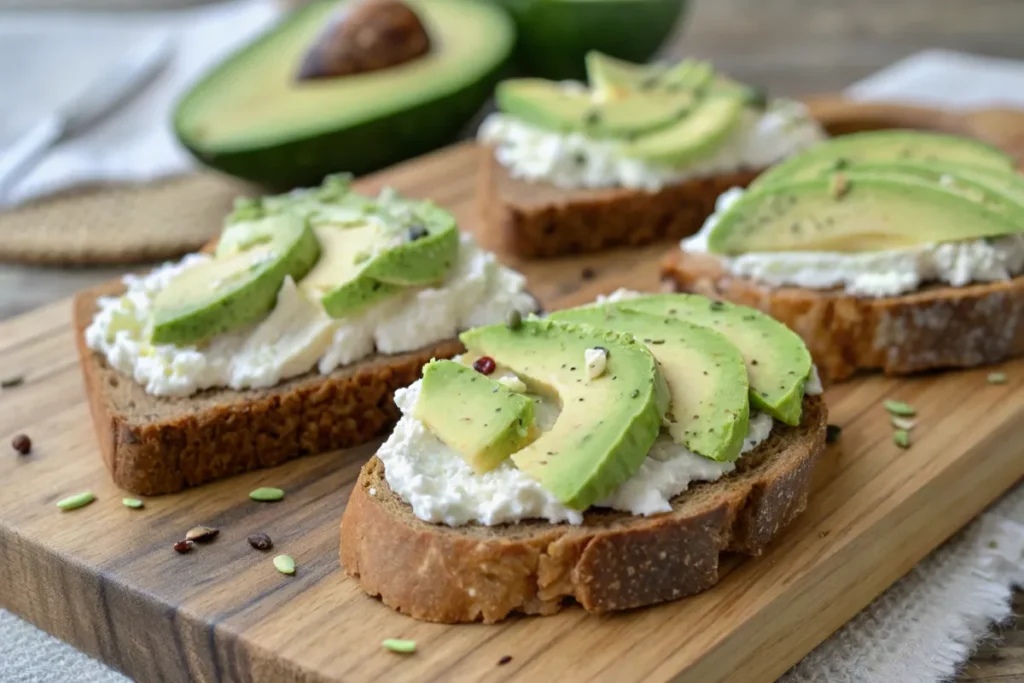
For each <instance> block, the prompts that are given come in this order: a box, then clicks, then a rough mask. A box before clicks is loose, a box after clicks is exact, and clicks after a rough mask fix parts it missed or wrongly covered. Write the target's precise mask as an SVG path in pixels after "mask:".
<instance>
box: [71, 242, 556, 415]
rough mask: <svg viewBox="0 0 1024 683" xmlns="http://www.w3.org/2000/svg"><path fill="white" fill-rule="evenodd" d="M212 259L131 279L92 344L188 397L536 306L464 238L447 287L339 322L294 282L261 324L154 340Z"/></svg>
mask: <svg viewBox="0 0 1024 683" xmlns="http://www.w3.org/2000/svg"><path fill="white" fill-rule="evenodd" d="M209 258H210V257H209V256H206V255H202V254H193V255H189V256H186V257H185V258H184V259H182V260H181V261H179V262H177V263H171V264H167V265H165V266H163V267H160V268H157V269H156V270H154V271H152V272H151V273H149V274H148V275H145V276H141V277H137V276H132V275H128V276H126V277H125V278H124V283H125V285H126V286H127V291H126V292H125V294H124V295H122V296H120V297H110V298H104V299H101V300H100V302H99V311H98V312H97V314H96V316H95V318H94V319H93V321H92V324H91V325H90V326H89V327H88V328H87V329H86V332H85V338H86V342H87V343H88V345H89V347H90V348H92V349H94V350H95V351H98V352H99V353H102V354H103V355H104V356H105V357H106V359H107V361H108V362H109V363H110V365H111V366H112V367H114V368H115V369H117V370H118V371H119V372H122V373H124V374H125V375H129V376H131V377H132V378H134V379H135V381H136V382H138V383H139V384H141V385H142V386H144V387H145V389H146V391H147V392H148V393H150V394H154V395H157V396H188V395H191V394H193V393H195V392H197V391H201V390H203V389H208V388H211V387H230V388H232V389H249V388H259V387H269V386H273V385H275V384H277V383H278V382H280V381H283V380H285V379H288V378H289V377H294V376H296V375H301V374H303V373H305V372H308V371H309V370H311V369H313V368H314V367H317V368H318V369H319V371H320V372H321V373H324V374H327V373H329V372H331V371H333V370H334V369H335V368H338V367H340V366H343V365H347V364H350V363H354V362H356V361H358V360H360V359H362V358H365V357H366V356H368V355H370V354H372V353H374V352H375V351H379V352H381V353H401V352H404V351H411V350H414V349H418V348H422V347H423V346H427V345H429V344H433V343H436V342H439V341H442V340H444V339H451V338H452V337H454V336H455V335H456V334H457V333H458V332H459V331H460V330H463V329H467V328H469V327H475V326H477V325H487V324H492V323H496V322H500V321H502V320H504V319H505V317H506V315H507V314H508V313H509V312H510V311H511V310H512V309H515V310H518V311H520V312H521V313H524V314H525V313H528V312H532V311H533V310H535V309H536V303H535V302H534V300H533V298H532V297H531V296H530V295H529V294H528V293H527V292H526V289H525V285H526V283H525V279H524V278H523V276H522V275H520V274H519V273H517V272H515V271H512V270H509V269H507V268H505V267H503V266H501V265H500V264H499V263H498V262H497V260H496V259H495V257H494V255H493V254H490V253H488V252H485V251H482V250H480V249H479V248H478V247H477V246H476V245H475V244H474V243H473V240H472V238H470V237H469V236H467V235H464V236H463V237H462V242H461V244H460V247H459V259H458V261H457V263H456V264H455V266H454V267H453V268H452V270H451V272H450V273H449V275H448V278H447V280H446V281H445V282H444V283H443V284H442V285H441V286H440V287H436V288H425V289H416V290H410V291H409V292H405V293H402V294H399V295H397V296H395V297H392V298H390V299H388V300H386V301H384V302H382V303H381V304H379V305H377V306H374V307H372V308H370V309H368V310H367V311H365V312H363V313H360V314H359V315H356V316H353V317H351V318H345V319H341V320H334V319H331V318H329V317H328V316H327V315H326V314H325V313H324V311H323V309H322V307H321V306H320V304H319V303H318V302H314V301H311V300H310V299H308V298H307V297H306V296H305V294H304V293H303V292H302V291H301V290H300V289H299V288H298V287H296V286H295V283H294V282H292V281H291V280H290V279H288V280H286V281H285V284H284V286H283V287H282V288H281V291H280V292H279V294H278V299H277V306H276V307H275V308H274V310H273V311H272V312H271V313H270V315H268V316H267V317H266V318H265V319H264V320H262V321H261V322H260V323H258V324H257V325H255V326H253V327H250V328H248V329H245V330H239V331H237V332H231V333H227V334H222V335H218V336H217V337H214V338H213V339H212V340H210V341H209V342H207V343H206V344H204V345H202V346H173V345H169V344H158V345H153V344H150V343H149V341H148V337H149V334H148V330H147V329H146V327H147V323H148V320H149V317H150V313H151V309H152V306H153V300H154V298H155V297H156V295H157V293H158V292H160V291H161V290H162V289H163V288H165V287H166V286H167V285H168V283H169V282H170V281H171V280H172V279H173V278H174V277H175V276H176V275H177V274H178V273H181V272H182V271H184V270H186V269H188V268H191V267H194V266H195V265H197V264H199V263H202V262H204V261H205V260H207V259H209Z"/></svg>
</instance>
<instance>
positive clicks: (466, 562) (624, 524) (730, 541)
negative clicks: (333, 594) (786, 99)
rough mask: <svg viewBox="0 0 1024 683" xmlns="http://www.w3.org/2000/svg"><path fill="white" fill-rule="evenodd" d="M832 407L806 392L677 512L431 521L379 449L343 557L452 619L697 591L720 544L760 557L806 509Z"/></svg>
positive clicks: (344, 525) (412, 609)
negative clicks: (577, 520)
mask: <svg viewBox="0 0 1024 683" xmlns="http://www.w3.org/2000/svg"><path fill="white" fill-rule="evenodd" d="M827 417H828V413H827V409H826V407H825V403H824V401H823V400H822V399H821V397H817V396H809V397H806V398H805V399H804V405H803V418H802V420H801V424H800V426H798V427H787V426H785V425H782V424H780V423H776V424H775V427H774V429H773V430H772V434H771V436H770V437H769V439H768V440H767V441H765V442H764V443H762V444H761V445H759V446H758V447H757V448H755V449H754V450H753V451H751V452H749V453H747V454H746V455H744V456H743V457H742V458H740V459H739V461H738V462H737V470H736V471H735V472H733V473H732V474H730V475H727V476H725V477H723V478H722V479H720V480H718V481H717V482H713V483H700V484H695V485H694V486H692V487H691V488H690V489H689V490H688V491H686V492H684V493H682V494H680V495H678V496H676V497H675V498H674V499H673V500H672V511H671V512H668V513H664V514H660V515H655V516H652V517H639V516H632V515H629V514H626V513H623V512H615V511H602V510H596V509H591V510H589V511H588V512H587V513H586V515H585V517H584V522H583V524H582V525H579V526H573V525H570V524H557V525H553V524H548V523H546V522H542V521H531V522H522V523H519V524H503V525H499V526H493V527H486V526H478V525H470V526H462V527H448V526H444V525H440V524H429V523H427V522H423V521H421V520H420V519H418V518H416V517H415V516H414V515H413V512H412V508H410V507H409V506H408V505H407V504H406V503H405V502H404V501H402V500H401V499H400V498H399V497H398V496H397V495H395V494H394V493H393V492H392V491H391V489H390V488H389V487H388V484H387V481H386V480H385V478H384V465H383V463H381V462H380V461H379V460H378V459H377V458H373V459H372V460H370V462H369V463H367V464H366V465H365V466H364V467H363V470H362V472H361V473H360V475H359V479H358V481H357V482H356V485H355V488H354V489H353V491H352V495H351V497H350V499H349V502H348V506H347V507H346V508H345V514H344V517H343V518H342V521H341V563H342V565H343V566H344V568H345V571H346V572H347V573H348V574H349V575H351V576H353V577H355V578H357V579H358V581H359V584H360V586H361V587H362V589H363V590H364V591H366V592H367V593H369V594H370V595H373V596H378V595H379V596H380V597H381V599H382V600H383V602H384V604H386V605H388V606H390V607H392V608H394V609H396V610H398V611H400V612H403V613H405V614H408V615H410V616H413V617H416V618H417V619H423V620H426V621H436V622H443V623H457V622H472V621H484V622H487V623H493V622H496V621H499V620H501V619H503V618H505V617H506V616H508V615H510V614H512V613H516V612H518V613H525V614H553V613H555V612H557V611H559V610H560V609H561V607H562V605H563V604H565V603H566V601H567V600H569V599H575V600H576V602H578V603H579V604H580V605H582V606H583V608H584V609H586V610H587V611H589V612H594V613H603V612H610V611H614V610H624V609H631V608H634V607H643V606H646V605H653V604H656V603H659V602H665V601H667V600H675V599H677V598H680V597H683V596H685V595H692V594H693V593H697V592H700V591H703V590H706V589H708V588H710V587H711V586H713V585H714V584H715V583H717V582H718V579H719V557H720V555H721V554H722V553H724V552H739V553H744V554H746V555H760V554H761V553H762V552H763V551H764V549H765V546H767V545H768V543H769V542H771V541H772V539H774V538H775V537H776V536H777V535H778V534H779V532H780V531H781V530H782V529H783V528H784V527H785V526H786V525H787V524H789V523H790V521H792V520H793V518H794V517H796V516H797V515H798V514H799V513H800V512H802V511H803V509H804V507H805V506H806V503H807V494H808V491H809V489H810V485H811V472H812V470H813V467H814V463H815V461H816V460H817V458H818V457H819V455H820V454H821V453H822V452H823V451H824V443H825V431H826V429H825V428H826V422H827Z"/></svg>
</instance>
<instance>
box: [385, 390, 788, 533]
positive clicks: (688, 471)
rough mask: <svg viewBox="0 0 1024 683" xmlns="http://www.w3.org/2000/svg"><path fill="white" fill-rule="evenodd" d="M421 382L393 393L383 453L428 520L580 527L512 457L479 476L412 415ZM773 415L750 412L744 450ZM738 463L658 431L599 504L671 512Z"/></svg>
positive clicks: (391, 473)
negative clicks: (687, 494) (394, 420)
mask: <svg viewBox="0 0 1024 683" xmlns="http://www.w3.org/2000/svg"><path fill="white" fill-rule="evenodd" d="M419 392H420V382H419V381H417V382H416V383H414V384H412V385H411V386H409V387H408V388H406V389H399V390H398V391H397V392H396V393H395V403H397V404H398V407H399V408H400V409H401V411H402V418H401V420H399V422H398V426H396V427H395V431H394V432H392V434H391V436H390V437H389V438H388V440H387V441H386V442H385V443H384V445H383V446H381V447H380V449H379V450H378V451H377V457H378V458H380V459H381V461H382V462H383V463H384V474H385V478H386V479H387V482H388V485H389V486H390V487H391V490H392V491H394V492H395V493H396V494H397V495H399V496H400V497H401V498H402V499H403V500H405V501H406V502H407V503H409V505H410V506H411V507H412V510H413V513H414V514H415V515H416V516H417V517H419V518H420V519H422V520H424V521H426V522H432V523H443V524H447V525H449V526H460V525H463V524H469V523H473V522H476V523H479V524H484V525H494V524H502V523H506V522H518V521H521V520H524V519H545V520H547V521H548V522H550V523H552V524H558V523H561V522H568V523H570V524H581V523H582V522H583V513H582V512H580V511H579V510H573V509H571V508H568V507H566V506H564V505H562V503H561V502H559V500H558V499H557V498H555V497H554V496H553V495H552V494H550V493H548V492H547V491H546V490H544V488H542V487H541V485H540V483H539V482H537V481H536V480H535V479H533V478H531V477H529V476H527V475H526V474H524V473H523V472H521V471H520V470H519V469H517V468H516V467H515V465H514V464H513V463H512V462H511V461H510V460H506V461H505V462H504V463H502V464H501V465H500V466H499V467H497V468H496V469H494V470H491V471H490V472H487V473H485V474H475V473H474V472H473V470H472V469H470V467H469V465H467V464H466V462H465V461H464V460H463V459H462V457H460V456H459V454H458V453H457V452H455V451H454V450H452V449H451V448H449V447H448V446H446V445H445V444H444V443H443V442H442V441H441V440H440V439H438V438H437V437H436V436H434V435H433V434H432V433H431V432H430V431H429V430H428V429H427V428H426V426H424V425H423V423H422V422H420V421H419V420H417V419H415V418H414V417H413V409H414V408H415V406H416V401H417V400H419ZM543 406H544V404H543V403H541V404H539V405H538V412H537V421H538V424H539V425H540V426H541V428H542V429H543V428H544V426H545V422H547V423H548V424H550V420H551V419H552V416H551V415H550V413H549V412H548V411H545V410H544V409H543ZM772 424H773V420H772V418H771V417H770V416H768V415H766V414H763V413H758V414H753V415H751V418H750V429H749V432H748V434H747V438H746V441H744V443H743V452H744V453H746V452H748V451H750V450H752V449H753V448H755V447H756V446H757V445H758V444H759V443H761V442H762V441H764V440H765V439H767V438H768V436H769V435H770V434H771V430H772ZM734 468H735V464H734V463H726V462H716V461H714V460H709V459H708V458H704V457H701V456H699V455H696V454H694V453H691V452H690V451H688V450H686V449H685V448H684V447H683V446H680V445H679V444H676V443H674V442H673V441H672V439H671V438H670V437H669V436H668V435H667V434H665V433H662V434H660V435H659V436H658V438H657V440H656V441H655V442H654V446H653V447H652V448H651V451H650V453H648V455H647V458H646V459H645V460H644V462H643V464H642V465H641V467H640V469H639V471H637V473H636V474H635V475H633V477H632V478H631V479H629V480H628V481H626V482H625V483H624V484H622V485H621V486H619V488H618V489H616V490H615V491H614V492H613V493H612V494H611V495H610V496H609V497H608V498H606V499H604V500H602V501H600V502H599V503H597V507H606V508H613V509H615V510H622V511H624V512H629V513H630V514H634V515H653V514H657V513H660V512H668V511H669V510H671V506H670V504H669V500H670V499H671V498H672V497H674V496H676V495H678V494H680V493H682V492H683V491H685V490H686V489H687V487H688V486H689V485H690V483H691V482H694V481H715V480H717V479H719V478H720V477H721V476H723V475H725V474H728V473H729V472H732V471H733V469H734Z"/></svg>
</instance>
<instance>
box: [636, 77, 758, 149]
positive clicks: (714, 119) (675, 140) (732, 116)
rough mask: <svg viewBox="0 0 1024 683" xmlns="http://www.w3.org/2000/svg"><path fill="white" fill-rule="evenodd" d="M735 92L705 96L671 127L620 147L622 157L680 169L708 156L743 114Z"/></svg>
mask: <svg viewBox="0 0 1024 683" xmlns="http://www.w3.org/2000/svg"><path fill="white" fill-rule="evenodd" d="M743 107H744V100H743V97H742V96H740V95H739V94H738V93H726V94H721V95H708V96H707V97H703V98H701V99H700V100H699V101H698V102H697V104H696V105H695V106H694V108H693V109H692V110H691V111H690V113H689V114H688V115H687V116H685V117H683V118H682V119H680V120H679V121H678V122H677V123H675V124H674V125H671V126H669V127H668V128H665V129H663V130H659V131H657V132H654V133H651V134H649V135H643V136H641V137H638V138H637V139H636V140H634V141H632V142H627V143H625V144H623V146H622V154H623V155H625V156H629V157H636V158H638V159H644V160H646V161H651V162H654V163H659V164H666V165H670V166H683V165H686V164H689V163H692V162H694V161H697V160H698V159H700V158H702V157H705V156H708V155H709V154H712V153H713V152H714V151H715V150H716V149H718V147H719V146H720V145H721V144H722V143H723V142H724V141H725V140H726V138H728V137H729V134H730V133H732V131H733V130H734V129H735V127H736V125H737V124H738V123H739V121H740V116H741V114H742V113H743Z"/></svg>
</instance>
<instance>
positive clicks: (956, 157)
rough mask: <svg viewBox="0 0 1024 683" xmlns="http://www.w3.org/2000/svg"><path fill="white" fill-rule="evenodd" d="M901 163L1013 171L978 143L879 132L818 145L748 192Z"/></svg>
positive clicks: (911, 132) (1002, 157)
mask: <svg viewBox="0 0 1024 683" xmlns="http://www.w3.org/2000/svg"><path fill="white" fill-rule="evenodd" d="M900 160H902V161H921V162H926V163H928V162H942V163H948V164H968V165H972V166H983V167H985V168H993V169H1001V170H1012V169H1013V160H1012V159H1011V158H1010V157H1009V156H1007V155H1006V154H1004V153H1003V152H1001V151H999V150H998V149H996V148H995V147H990V146H989V145H986V144H984V143H982V142H978V141H977V140H971V139H968V138H962V137H957V136H955V135H943V134H941V133H924V132H921V131H915V130H878V131H867V132H863V133H852V134H850V135H842V136H840V137H836V138H831V139H829V140H826V141H824V142H821V143H819V144H817V145H815V146H814V147H811V148H810V149H808V150H807V151H805V152H803V153H801V154H797V155H795V156H792V157H790V158H789V159H787V160H785V161H783V162H782V163H780V164H776V165H775V166H773V167H772V168H770V169H768V170H767V171H765V172H764V173H762V174H761V175H760V176H758V177H757V179H756V180H754V182H753V183H752V184H751V189H760V188H762V187H767V186H769V185H773V184H777V183H783V182H786V183H789V182H796V181H798V180H812V179H814V178H817V177H819V176H820V175H821V174H822V173H823V172H827V171H830V170H842V167H843V166H845V165H848V164H857V163H863V162H868V161H873V162H883V161H900Z"/></svg>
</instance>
